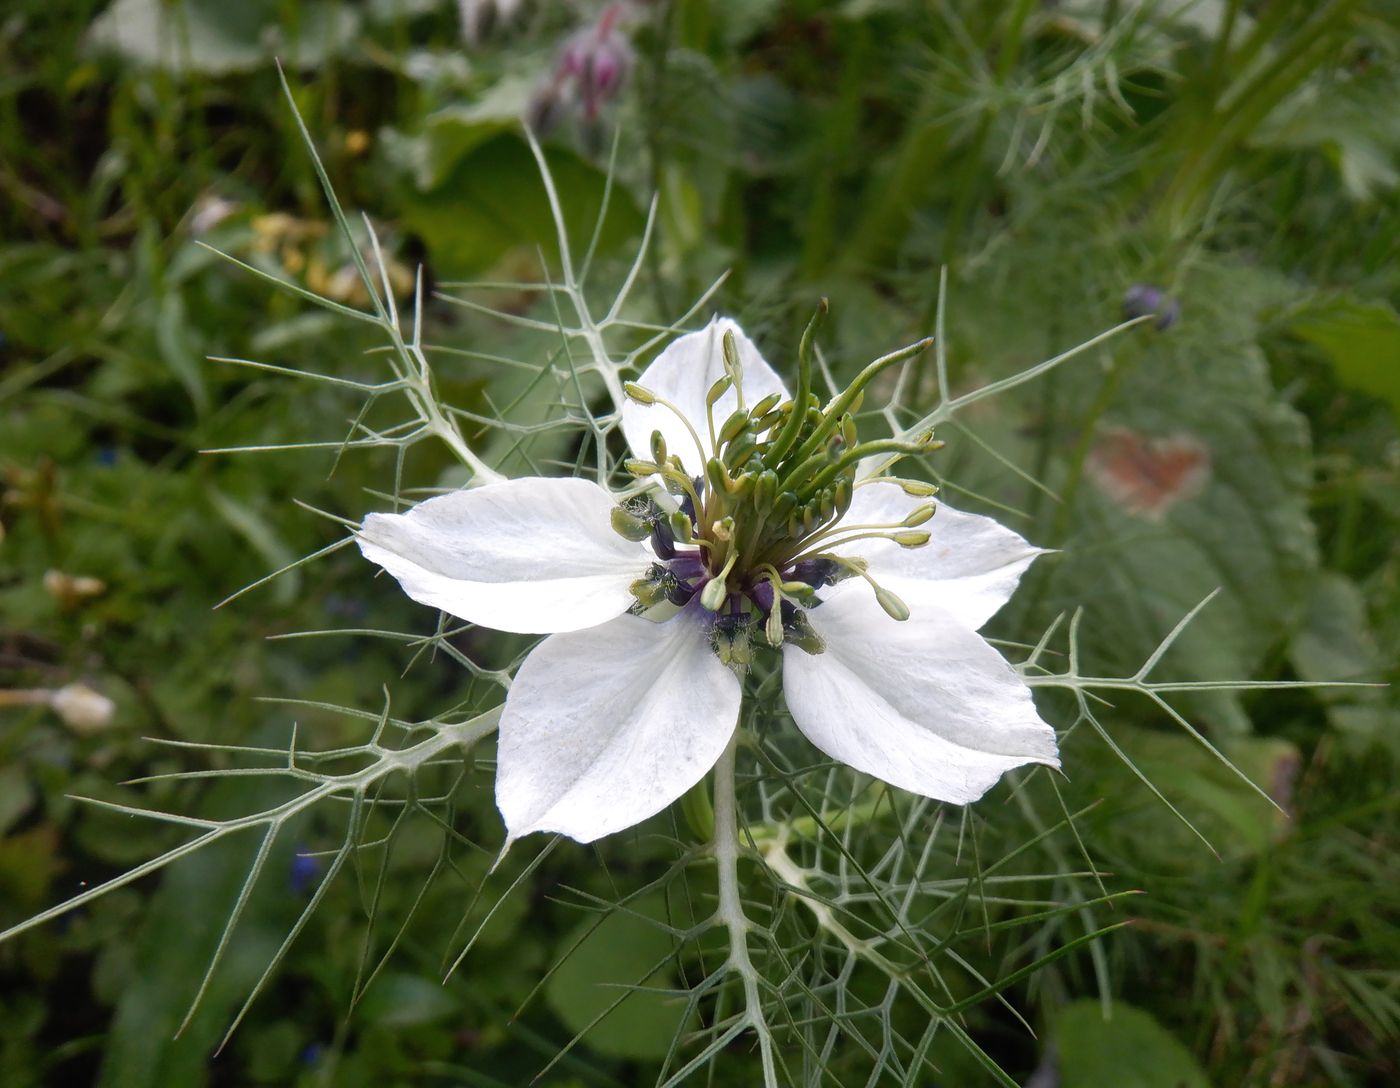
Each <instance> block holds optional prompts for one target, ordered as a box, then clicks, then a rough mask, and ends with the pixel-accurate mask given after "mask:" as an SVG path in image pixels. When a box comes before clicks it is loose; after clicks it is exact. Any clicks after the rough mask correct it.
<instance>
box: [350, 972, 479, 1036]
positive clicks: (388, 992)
mask: <svg viewBox="0 0 1400 1088" xmlns="http://www.w3.org/2000/svg"><path fill="white" fill-rule="evenodd" d="M461 1007H462V1005H461V1002H460V1001H459V1000H458V999H457V997H456V995H454V994H453V993H452V992H451V991H450V990H448V989H447V987H446V986H444V985H443V984H442V983H441V982H439V981H437V980H435V979H427V978H424V977H423V976H421V975H409V974H404V973H402V972H396V973H390V974H386V975H384V976H383V977H382V978H379V979H376V980H375V983H374V985H373V986H371V987H370V989H369V992H368V993H366V994H365V997H364V1000H363V1001H361V1002H360V1004H359V1007H358V1009H357V1013H358V1015H359V1016H361V1017H363V1018H364V1021H365V1022H367V1023H372V1024H379V1025H382V1026H384V1027H411V1026H413V1025H415V1024H428V1023H431V1022H432V1021H434V1020H442V1019H445V1018H446V1017H448V1016H451V1015H453V1014H454V1013H456V1012H459V1011H460V1010H461Z"/></svg>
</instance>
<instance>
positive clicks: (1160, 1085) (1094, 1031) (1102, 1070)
mask: <svg viewBox="0 0 1400 1088" xmlns="http://www.w3.org/2000/svg"><path fill="white" fill-rule="evenodd" d="M1051 1030H1052V1031H1053V1035H1054V1040H1055V1049H1056V1052H1057V1054H1058V1055H1059V1065H1060V1085H1061V1088H1105V1086H1106V1085H1112V1086H1113V1088H1211V1086H1210V1082H1209V1081H1207V1080H1206V1075H1205V1073H1204V1072H1202V1070H1201V1067H1200V1065H1199V1064H1198V1063H1197V1061H1196V1059H1195V1058H1193V1057H1192V1056H1191V1053H1190V1051H1188V1050H1187V1049H1186V1048H1185V1047H1184V1046H1182V1045H1181V1043H1180V1042H1178V1041H1177V1039H1176V1038H1175V1037H1174V1036H1173V1035H1171V1034H1170V1033H1169V1032H1168V1031H1167V1030H1166V1029H1165V1028H1163V1027H1162V1025H1161V1024H1159V1023H1157V1021H1156V1020H1154V1019H1153V1018H1152V1017H1151V1016H1150V1015H1149V1014H1147V1013H1145V1012H1143V1011H1142V1010H1141V1009H1135V1008H1133V1007H1132V1006H1131V1005H1125V1004H1123V1003H1122V1002H1121V1001H1115V1002H1114V1003H1113V1012H1112V1018H1111V1019H1105V1018H1104V1015H1103V1009H1102V1007H1101V1006H1100V1004H1099V1003H1098V1002H1097V1001H1076V1002H1073V1003H1072V1004H1069V1005H1066V1006H1065V1007H1064V1008H1062V1009H1060V1011H1059V1012H1058V1013H1057V1014H1056V1016H1055V1019H1054V1021H1053V1024H1052V1029H1051Z"/></svg>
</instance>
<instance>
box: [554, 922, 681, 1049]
mask: <svg viewBox="0 0 1400 1088" xmlns="http://www.w3.org/2000/svg"><path fill="white" fill-rule="evenodd" d="M627 910H631V911H635V912H637V913H639V914H643V915H645V916H646V917H654V918H662V917H664V906H663V904H662V903H661V902H660V900H646V901H642V902H637V903H631V904H629V905H628V907H627ZM595 926H596V928H594V927H595ZM590 931H591V932H590ZM575 945H577V947H576V948H575V947H574V946H575ZM671 948H672V942H671V938H670V936H668V935H667V934H666V933H664V932H663V931H662V930H661V929H659V928H657V927H656V926H654V925H651V924H649V923H648V922H647V921H645V920H644V919H643V918H638V917H635V916H634V915H633V914H629V913H626V912H625V911H616V912H614V913H612V914H609V915H608V916H607V917H605V918H604V919H603V920H602V921H601V922H599V921H598V920H597V919H596V918H594V917H589V918H586V919H584V921H583V922H581V923H580V924H579V925H578V926H577V927H575V929H574V930H573V932H571V933H569V934H568V935H567V936H565V938H564V939H563V940H562V941H561V942H560V944H559V946H558V951H557V953H556V955H558V956H567V957H568V958H567V959H565V960H564V962H563V964H562V965H561V966H560V967H559V969H558V970H557V971H555V973H554V974H553V975H552V976H551V978H550V980H549V984H548V986H547V987H546V989H545V993H546V996H547V997H548V1000H549V1004H550V1007H551V1008H552V1009H553V1010H554V1011H555V1013H557V1014H558V1016H559V1018H560V1019H561V1020H563V1021H564V1023H565V1024H566V1025H567V1026H568V1028H569V1030H571V1031H574V1032H578V1031H583V1030H584V1029H585V1028H588V1025H589V1024H591V1023H593V1021H594V1019H595V1018H597V1017H598V1016H599V1015H600V1014H601V1013H603V1012H604V1011H605V1010H606V1009H607V1008H608V1007H609V1006H610V1005H612V1004H613V1003H614V1002H616V1001H617V1000H618V999H619V998H622V1001H621V1003H620V1004H619V1005H618V1006H617V1008H615V1009H613V1010H612V1012H610V1013H608V1014H607V1016H606V1017H605V1018H604V1019H602V1020H600V1021H599V1022H598V1023H597V1024H596V1025H594V1026H593V1027H592V1028H591V1029H589V1030H588V1034H587V1035H586V1036H584V1042H586V1043H587V1044H588V1045H589V1046H590V1047H592V1048H593V1049H594V1050H596V1051H598V1052H599V1053H601V1054H610V1055H614V1056H616V1057H620V1058H649V1059H656V1058H661V1057H664V1056H665V1054H666V1052H667V1050H668V1049H669V1048H670V1045H671V1040H672V1039H673V1038H674V1037H675V1035H676V1033H677V1032H678V1031H681V1030H683V1019H684V1017H685V1000H684V999H683V998H678V997H669V996H663V995H660V994H656V993H632V994H628V995H626V996H624V994H625V993H626V988H627V987H631V986H649V987H675V985H676V981H675V978H674V976H673V974H672V972H671V971H670V970H669V969H667V968H661V969H657V964H658V963H660V962H661V961H663V960H664V959H665V958H666V956H667V954H668V952H670V950H671ZM570 949H572V951H570Z"/></svg>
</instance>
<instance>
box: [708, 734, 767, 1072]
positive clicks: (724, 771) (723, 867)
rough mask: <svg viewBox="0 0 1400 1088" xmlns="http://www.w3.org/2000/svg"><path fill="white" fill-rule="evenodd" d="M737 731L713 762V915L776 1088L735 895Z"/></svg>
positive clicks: (743, 917) (740, 905)
mask: <svg viewBox="0 0 1400 1088" xmlns="http://www.w3.org/2000/svg"><path fill="white" fill-rule="evenodd" d="M738 745H739V734H738V731H737V730H736V731H735V733H734V736H732V737H730V738H729V745H728V747H726V748H725V750H724V755H722V756H720V757H719V762H718V763H716V764H715V867H716V869H717V870H718V876H719V907H718V909H717V912H716V918H717V919H718V920H719V921H720V922H721V923H722V924H723V925H724V928H725V929H726V930H727V931H728V933H729V968H730V970H731V971H733V972H734V973H735V974H737V975H738V976H739V977H740V979H742V980H743V985H744V1004H745V1006H746V1010H745V1014H744V1015H745V1019H746V1020H747V1021H748V1024H749V1027H751V1028H752V1029H753V1030H754V1033H755V1034H756V1035H757V1036H758V1048H759V1054H760V1056H761V1060H762V1063H763V1083H764V1086H765V1088H778V1073H777V1069H776V1068H775V1067H774V1064H773V1035H772V1032H770V1031H769V1030H768V1022H767V1020H766V1019H765V1018H764V1015H763V997H762V995H761V994H760V993H759V990H758V982H759V979H758V972H757V971H756V970H755V969H754V966H753V961H752V960H751V959H750V958H749V938H748V933H749V920H748V917H747V916H746V915H745V914H744V903H743V900H742V898H741V897H740V895H739V804H738V799H737V797H736V796H735V789H734V763H735V759H734V756H735V752H736V750H737V749H738Z"/></svg>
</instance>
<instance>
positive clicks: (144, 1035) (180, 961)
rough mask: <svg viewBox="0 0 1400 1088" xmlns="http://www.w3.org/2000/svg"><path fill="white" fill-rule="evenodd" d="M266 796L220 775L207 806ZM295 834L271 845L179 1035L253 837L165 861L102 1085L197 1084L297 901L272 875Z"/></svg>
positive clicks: (286, 863) (251, 802) (270, 792)
mask: <svg viewBox="0 0 1400 1088" xmlns="http://www.w3.org/2000/svg"><path fill="white" fill-rule="evenodd" d="M274 796H277V794H276V791H275V790H274V789H273V788H272V787H266V786H258V787H255V788H252V789H249V788H248V786H247V784H246V780H238V779H236V780H233V781H232V782H223V783H221V784H219V785H217V786H216V787H215V788H214V789H213V790H211V791H210V793H209V796H208V801H209V804H208V806H207V807H206V812H210V811H221V812H228V811H229V810H230V809H233V810H237V811H248V810H251V809H253V808H255V807H256V806H258V805H259V804H260V803H267V802H268V801H270V800H271V799H272V798H273V797H274ZM107 818H108V819H109V820H111V821H112V822H114V823H116V822H119V821H121V820H122V818H121V817H117V816H112V815H110V814H109V815H108V817H107ZM294 840H295V832H294V831H293V830H288V831H286V832H284V834H283V835H282V837H281V840H280V841H279V843H278V845H277V846H276V847H275V848H274V849H273V851H272V854H271V856H270V857H269V858H268V862H267V869H266V871H265V873H264V876H263V879H262V880H261V881H260V882H259V885H258V887H257V888H256V889H255V890H254V892H253V894H252V897H251V899H250V900H249V903H248V906H247V909H246V911H245V913H244V916H243V919H242V921H241V923H240V924H239V926H238V929H237V931H236V932H235V934H234V938H233V941H232V942H231V944H230V945H229V948H228V952H227V955H226V957H225V959H224V962H223V964H222V965H221V967H220V969H219V970H218V971H217V972H216V973H215V975H214V978H213V981H212V982H211V984H210V988H209V990H208V992H207V993H206V994H205V996H204V1001H203V1004H202V1005H201V1008H200V1010H199V1012H198V1013H197V1014H196V1015H195V1017H194V1018H193V1020H191V1022H190V1025H189V1027H187V1028H186V1029H185V1031H184V1033H183V1034H181V1035H180V1036H179V1037H178V1038H177V1037H176V1035H175V1031H176V1028H177V1027H179V1025H180V1021H181V1020H182V1019H183V1018H184V1015H185V1012H186V1010H187V1008H188V1007H189V1002H190V1001H191V999H192V998H193V997H194V994H195V991H196V989H197V988H198V986H199V980H200V977H201V975H202V974H203V971H204V967H205V965H206V964H207V963H208V962H209V959H210V957H211V956H212V955H213V953H214V950H215V948H216V947H217V945H218V942H219V936H220V934H221V932H222V931H223V927H224V924H225V921H226V920H227V918H228V911H229V910H230V908H231V907H232V905H233V903H234V901H235V898H236V897H237V895H238V891H239V889H240V888H241V887H242V885H243V882H244V878H245V876H246V875H247V872H248V864H249V861H250V859H251V857H252V853H253V848H254V847H255V846H256V842H255V841H254V837H252V836H248V837H244V838H243V839H242V840H241V841H237V840H224V841H223V842H220V843H217V844H215V845H214V846H211V847H206V848H205V849H203V850H200V851H198V852H196V853H195V854H192V855H190V856H188V857H186V858H183V859H182V860H180V861H178V862H176V863H175V864H174V865H172V866H171V867H170V868H169V869H167V870H166V872H165V874H164V876H163V878H162V880H161V885H160V890H159V891H158V892H157V893H156V895H155V897H154V898H153V899H152V900H151V905H150V907H149V909H148V910H147V912H146V917H145V924H144V925H143V926H142V928H141V932H140V934H139V935H138V936H137V937H136V941H137V959H138V961H139V962H140V964H141V970H140V972H139V973H138V974H137V975H136V976H135V978H134V979H133V980H132V982H131V985H130V986H129V987H128V989H127V990H126V992H125V993H124V994H122V997H121V1000H120V1002H118V1004H117V1008H116V1013H115V1015H114V1017H113V1020H112V1029H111V1034H110V1036H109V1041H108V1045H107V1051H106V1061H105V1062H104V1063H103V1067H102V1078H101V1082H100V1083H101V1084H103V1085H106V1086H109V1088H155V1086H164V1085H173V1084H178V1085H181V1086H182V1088H198V1086H199V1085H202V1084H205V1083H206V1082H207V1078H208V1074H209V1055H210V1054H211V1053H212V1052H213V1051H214V1049H215V1047H216V1046H217V1045H218V1043H219V1040H220V1038H221V1037H222V1036H223V1033H224V1031H225V1029H226V1028H227V1027H228V1024H229V1020H230V1019H231V1017H232V1016H233V1013H234V1011H235V1010H236V1009H237V1008H238V1006H239V1005H240V1004H241V1003H242V1001H243V1000H244V998H245V997H246V996H247V994H248V993H249V991H250V989H251V988H252V986H253V984H254V983H255V982H256V981H257V979H258V976H259V975H260V974H261V973H262V971H263V968H264V967H265V965H266V964H267V962H268V960H269V959H270V958H271V956H272V954H273V952H274V951H275V949H276V948H277V946H278V945H279V944H280V943H281V941H282V938H283V937H284V936H285V934H286V933H287V931H288V929H289V928H290V926H291V923H292V920H293V919H294V918H295V917H296V912H297V911H298V910H299V909H300V907H301V905H302V904H301V901H300V900H299V898H298V897H295V896H294V895H293V894H292V893H291V891H290V890H289V888H288V885H287V881H286V880H285V879H279V877H280V876H281V875H282V874H285V873H287V872H288V871H289V867H290V865H291V860H292V855H293V853H294V851H295V847H294Z"/></svg>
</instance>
